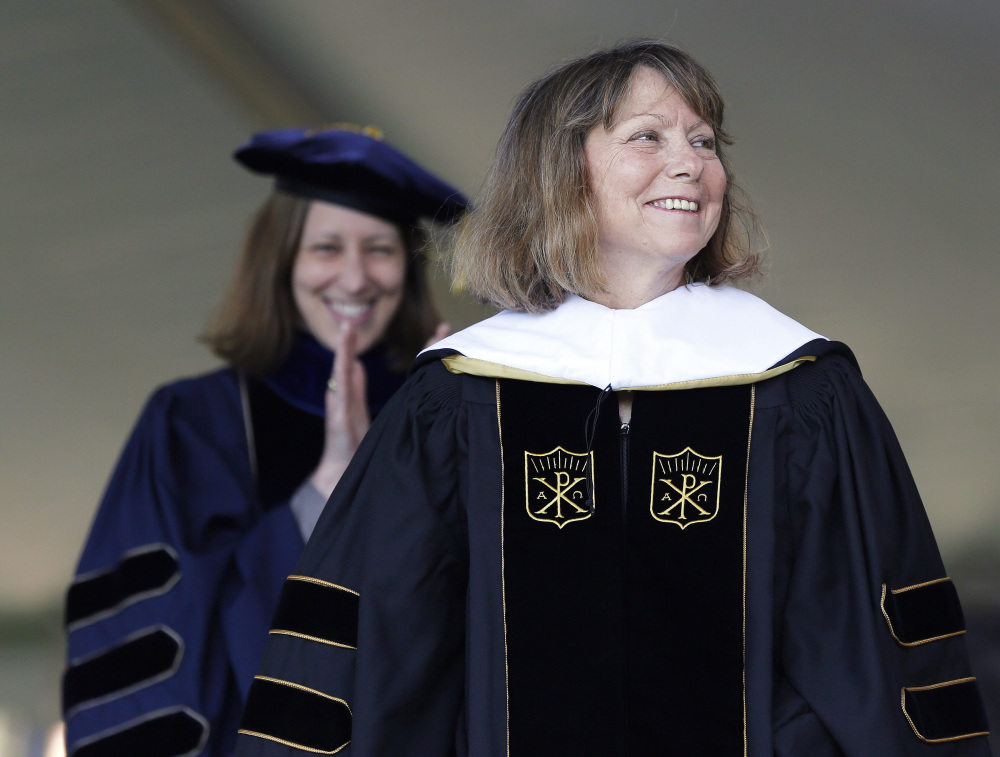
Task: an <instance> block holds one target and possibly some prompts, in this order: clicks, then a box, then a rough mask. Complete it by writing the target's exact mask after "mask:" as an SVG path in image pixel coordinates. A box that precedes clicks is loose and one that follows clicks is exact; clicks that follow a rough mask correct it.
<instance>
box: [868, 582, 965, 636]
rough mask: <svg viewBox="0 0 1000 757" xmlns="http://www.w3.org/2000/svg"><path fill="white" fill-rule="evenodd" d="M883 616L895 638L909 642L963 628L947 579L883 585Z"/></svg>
mask: <svg viewBox="0 0 1000 757" xmlns="http://www.w3.org/2000/svg"><path fill="white" fill-rule="evenodd" d="M883 606H884V608H885V613H886V617H887V618H888V620H889V623H890V629H891V631H892V634H893V636H894V637H895V638H896V640H897V641H898V642H899V643H900V644H903V645H906V646H913V645H916V644H924V643H927V642H928V641H934V640H937V639H942V638H946V637H948V636H955V635H957V634H960V633H964V632H965V618H964V617H963V616H962V605H961V603H960V602H959V600H958V592H957V591H955V584H953V583H952V582H951V580H950V579H944V580H941V581H934V582H931V583H927V584H923V585H918V586H914V587H912V588H904V589H896V590H895V591H893V587H891V586H889V587H887V588H886V592H885V599H884V600H883Z"/></svg>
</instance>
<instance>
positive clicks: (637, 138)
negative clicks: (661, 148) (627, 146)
mask: <svg viewBox="0 0 1000 757" xmlns="http://www.w3.org/2000/svg"><path fill="white" fill-rule="evenodd" d="M657 140H659V135H657V133H656V132H655V131H640V132H639V133H638V134H633V135H632V136H631V137H629V142H656V141H657Z"/></svg>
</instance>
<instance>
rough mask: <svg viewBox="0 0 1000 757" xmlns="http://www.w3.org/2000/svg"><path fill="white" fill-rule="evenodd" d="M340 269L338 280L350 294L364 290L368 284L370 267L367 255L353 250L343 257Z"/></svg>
mask: <svg viewBox="0 0 1000 757" xmlns="http://www.w3.org/2000/svg"><path fill="white" fill-rule="evenodd" d="M340 262H341V266H340V270H339V271H338V272H337V282H338V283H339V284H340V287H341V288H342V289H343V290H344V291H345V292H347V293H349V294H356V293H358V292H362V291H364V290H365V288H366V287H367V286H368V269H367V266H366V261H365V256H364V255H363V254H362V253H361V252H360V251H355V250H352V251H350V252H349V253H348V254H346V255H344V257H343V258H342V259H341V261H340Z"/></svg>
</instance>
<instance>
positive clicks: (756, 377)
mask: <svg viewBox="0 0 1000 757" xmlns="http://www.w3.org/2000/svg"><path fill="white" fill-rule="evenodd" d="M815 360H816V358H815V356H812V355H807V356H805V357H800V358H796V359H795V360H792V361H790V362H788V363H785V364H784V365H779V366H777V367H775V368H769V369H768V370H766V371H761V372H760V373H740V374H735V375H733V376H717V377H715V378H705V379H692V380H690V381H674V382H672V383H669V384H652V385H650V386H616V387H613V388H614V389H615V391H628V392H662V391H672V390H677V389H700V388H705V387H715V386H742V385H745V384H755V383H757V382H758V381H765V380H767V379H769V378H774V377H775V376H780V375H781V374H782V373H787V372H788V371H790V370H792V369H793V368H798V367H799V366H800V365H802V364H803V363H811V362H813V361H815ZM441 362H442V363H444V367H445V368H447V369H448V371H449V372H451V373H455V374H461V373H467V374H469V375H470V376H482V377H483V378H495V379H501V378H506V379H516V380H519V381H535V382H537V383H540V384H568V385H571V386H590V384H588V383H587V382H585V381H577V380H575V379H567V378H558V377H555V376H546V375H545V374H542V373H535V372H534V371H526V370H523V369H521V368H512V367H511V366H509V365H502V364H500V363H491V362H490V361H488V360H480V359H478V358H474V357H466V356H465V355H452V356H450V357H445V358H441ZM597 388H598V389H600V388H601V387H597Z"/></svg>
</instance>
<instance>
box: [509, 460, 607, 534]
mask: <svg viewBox="0 0 1000 757" xmlns="http://www.w3.org/2000/svg"><path fill="white" fill-rule="evenodd" d="M593 472H594V453H593V452H591V453H589V454H586V453H578V452H567V451H566V450H564V449H563V448H562V447H556V448H555V449H554V450H552V451H551V452H544V453H540V454H537V453H534V452H527V451H526V452H525V453H524V490H525V505H526V507H527V509H528V515H530V516H531V517H532V518H534V519H535V520H537V521H542V522H545V523H555V524H556V525H557V526H558V527H559V528H562V527H563V526H565V525H566V524H567V523H572V522H573V521H577V520H586V519H587V518H589V517H590V516H591V508H590V507H589V506H588V505H587V494H588V482H593Z"/></svg>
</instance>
